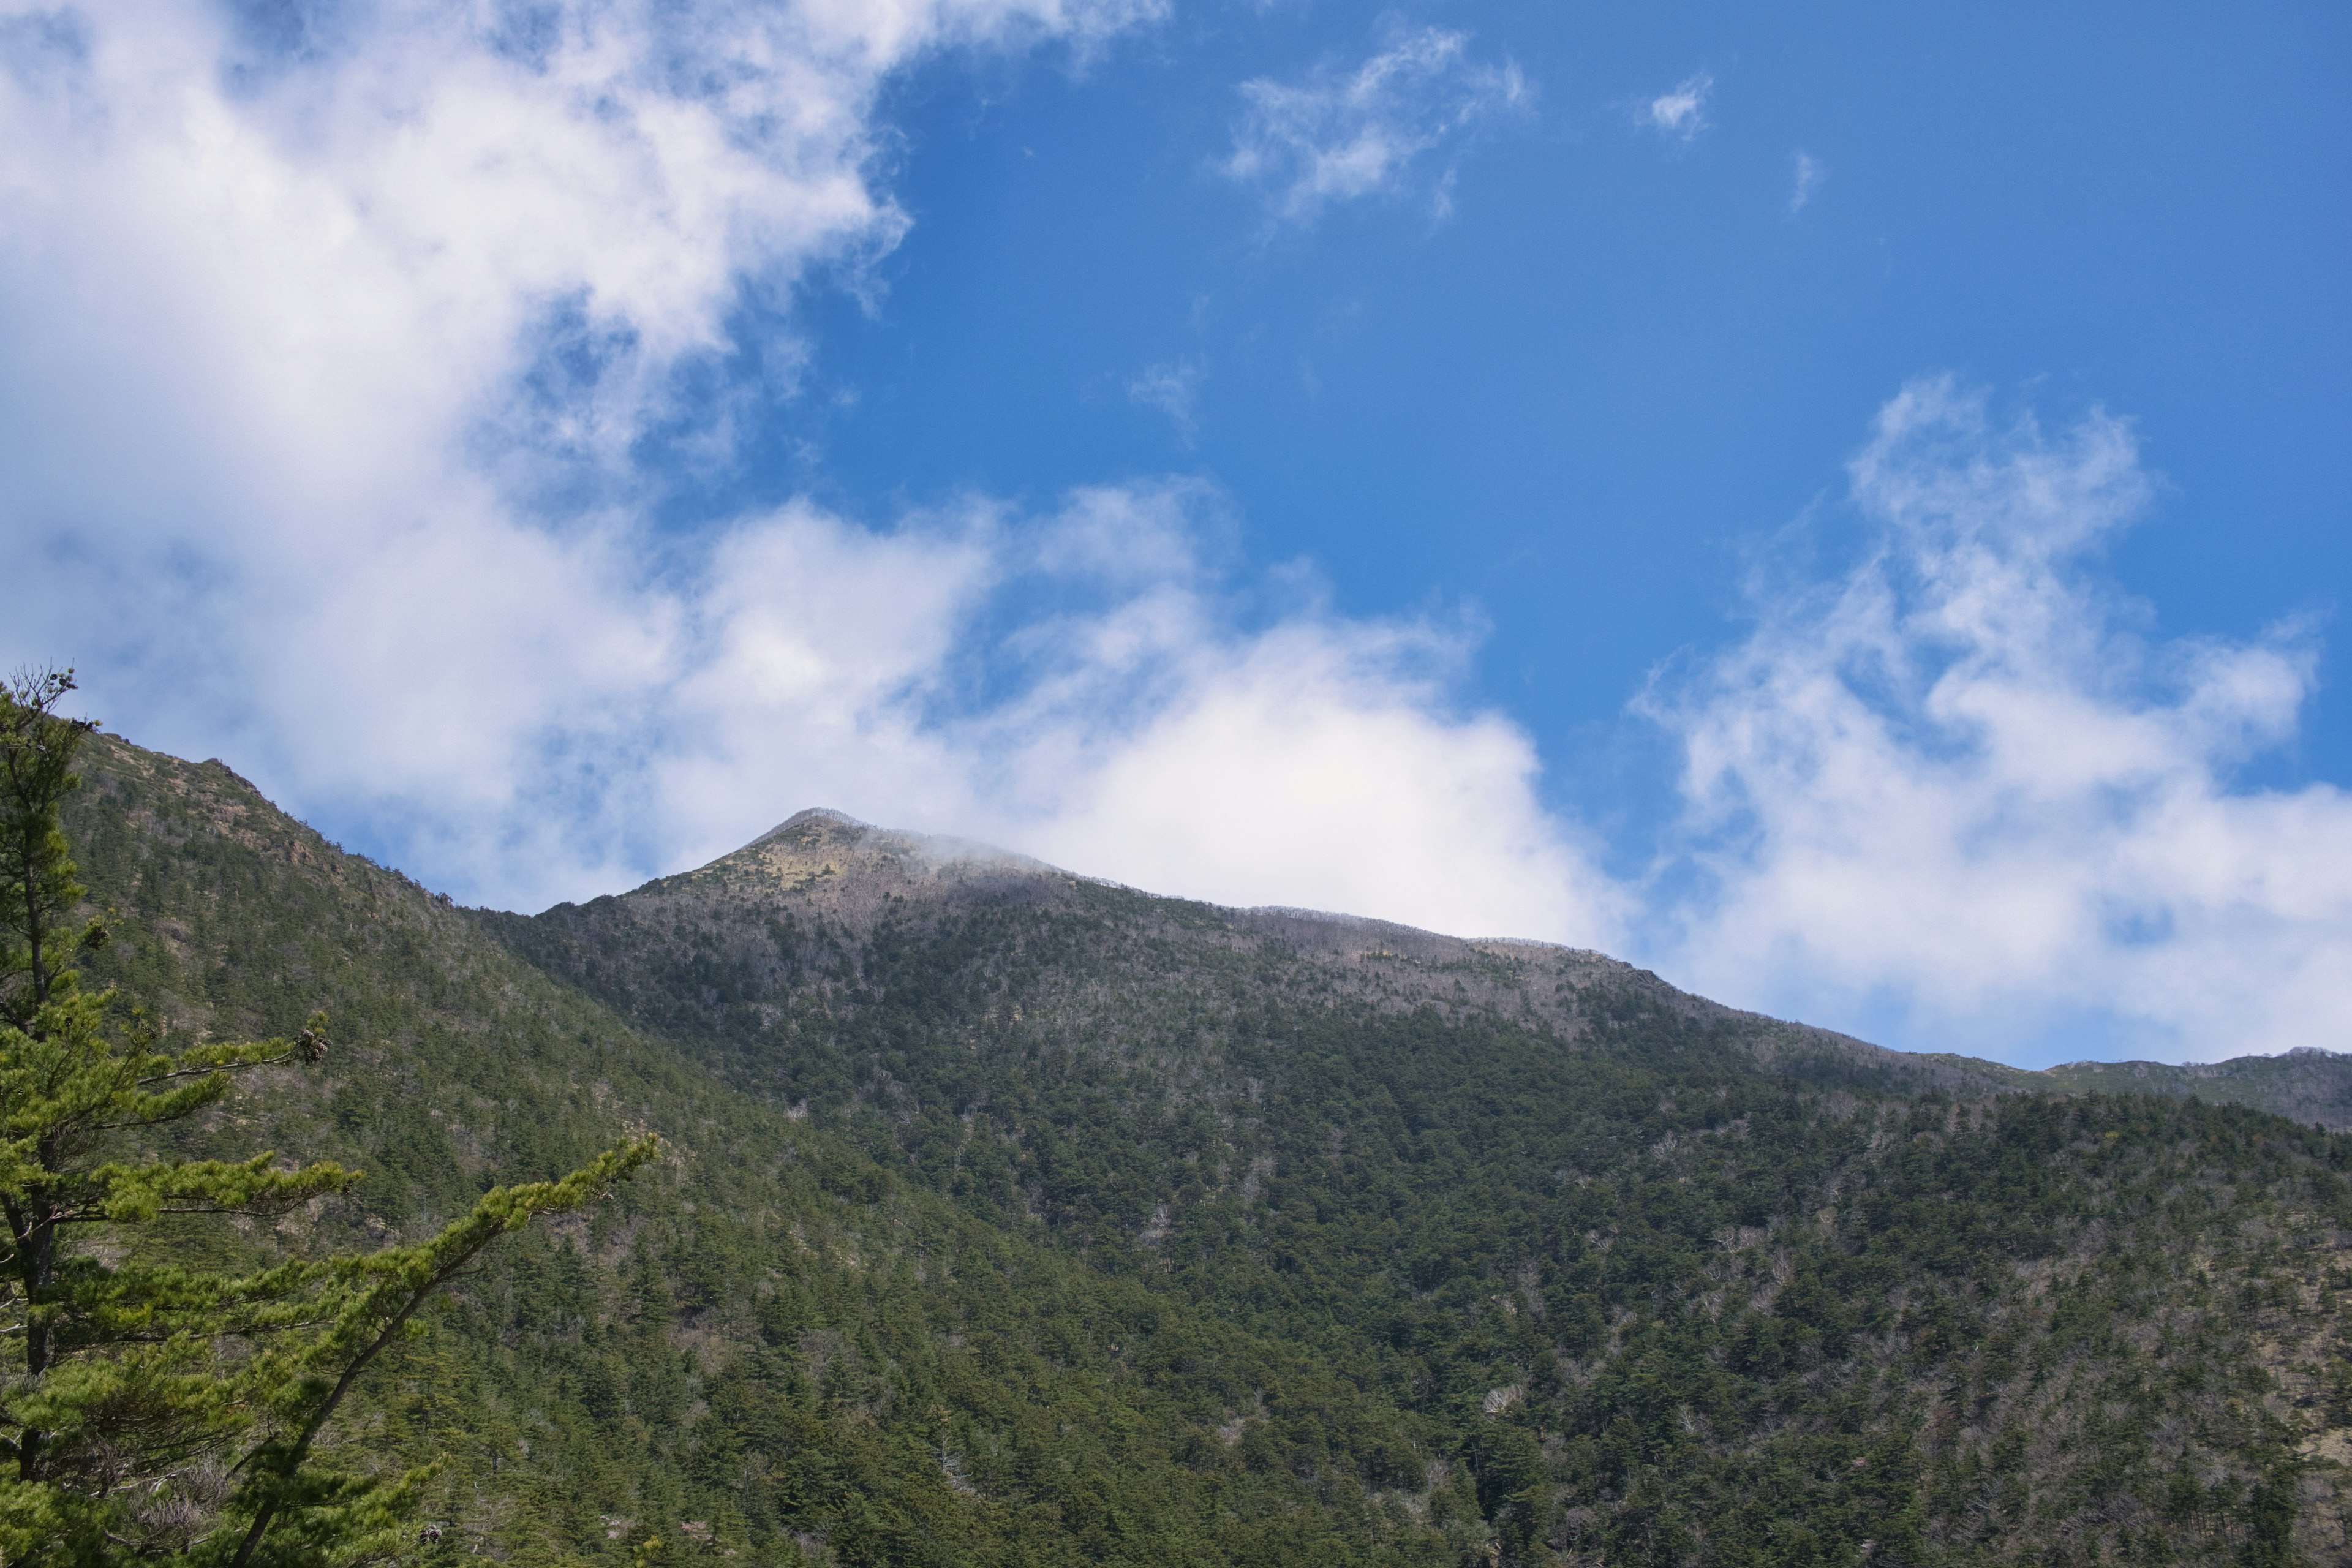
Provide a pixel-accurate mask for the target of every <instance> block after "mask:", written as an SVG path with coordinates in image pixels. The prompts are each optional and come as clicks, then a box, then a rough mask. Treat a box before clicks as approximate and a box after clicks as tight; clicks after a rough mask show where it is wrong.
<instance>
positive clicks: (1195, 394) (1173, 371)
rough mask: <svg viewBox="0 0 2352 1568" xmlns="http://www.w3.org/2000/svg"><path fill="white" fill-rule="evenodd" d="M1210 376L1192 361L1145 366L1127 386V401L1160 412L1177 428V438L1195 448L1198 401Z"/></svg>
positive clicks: (1197, 425) (1198, 422)
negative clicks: (1203, 379)
mask: <svg viewBox="0 0 2352 1568" xmlns="http://www.w3.org/2000/svg"><path fill="white" fill-rule="evenodd" d="M1206 374H1207V372H1206V371H1205V370H1203V369H1202V366H1201V365H1200V364H1199V363H1197V362H1195V361H1192V360H1189V359H1186V360H1171V361H1163V362H1161V363H1156V364H1148V365H1145V366H1144V367H1143V368H1142V369H1141V370H1139V371H1138V372H1136V374H1134V376H1133V377H1132V378H1130V379H1129V382H1128V384H1127V396H1128V401H1129V402H1130V403H1133V404H1135V405H1138V406H1139V407H1143V408H1152V409H1157V410H1158V411H1159V412H1160V413H1161V414H1163V415H1166V416H1167V417H1168V423H1169V424H1171V426H1175V429H1176V435H1177V437H1178V438H1179V439H1180V440H1181V441H1182V442H1184V444H1185V445H1187V446H1190V445H1192V437H1194V436H1195V435H1197V434H1198V433H1199V431H1200V417H1199V409H1198V400H1199V398H1200V395H1201V382H1202V378H1203V377H1204V376H1205V375H1206Z"/></svg>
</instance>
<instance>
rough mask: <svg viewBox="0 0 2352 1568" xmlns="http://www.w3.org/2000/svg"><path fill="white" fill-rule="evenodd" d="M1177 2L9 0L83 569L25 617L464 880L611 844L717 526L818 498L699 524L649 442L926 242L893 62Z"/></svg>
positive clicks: (1, 405)
mask: <svg viewBox="0 0 2352 1568" xmlns="http://www.w3.org/2000/svg"><path fill="white" fill-rule="evenodd" d="M1151 9H1152V8H1151V6H1150V4H1149V3H1148V0H1145V3H1140V4H1139V3H1137V0H1092V3H1087V0H908V3H901V4H885V5H856V6H845V5H835V4H832V3H831V0H803V3H801V4H752V3H750V0H701V3H699V4H667V3H660V0H621V3H613V4H606V3H601V0H576V3H570V4H561V5H543V6H535V7H531V8H530V9H529V10H528V11H527V12H525V11H522V10H516V9H511V8H508V7H502V6H499V5H482V6H471V5H430V6H422V7H407V6H383V7H381V8H379V7H373V6H369V5H354V6H351V7H344V8H336V9H333V10H331V11H321V12H319V13H316V14H315V15H314V16H312V17H311V21H312V22H313V23H315V24H316V26H313V27H312V29H311V31H310V33H309V34H308V35H307V36H306V37H304V38H303V39H302V40H301V41H300V47H299V48H289V47H277V46H272V45H270V44H268V43H267V42H257V41H256V40H255V39H254V38H253V37H251V36H249V35H248V33H247V31H245V30H242V27H241V24H240V23H239V22H238V21H237V20H236V14H235V13H233V12H232V11H231V10H230V9H229V8H226V7H221V6H216V5H211V4H207V3H204V0H119V3H117V4H113V5H108V6H105V7H95V6H92V7H88V8H81V9H77V8H72V7H66V8H62V9H52V10H37V9H34V8H32V7H29V6H27V5H24V4H21V3H19V0H0V339H5V342H7V343H8V344H9V352H8V353H7V354H5V356H0V468H5V471H6V472H7V473H8V474H9V476H10V483H9V486H8V487H7V489H6V492H5V495H0V536H5V540H6V541H7V542H8V544H9V546H10V548H11V552H12V555H13V557H14V558H15V559H16V560H17V561H19V562H27V561H29V562H32V563H37V564H36V566H35V570H37V573H38V574H39V575H40V577H41V579H42V585H43V592H41V593H40V594H38V595H32V596H30V597H29V598H28V600H27V601H26V603H24V605H23V606H22V609H21V612H20V614H18V615H17V616H13V617H12V620H11V624H10V625H9V626H8V627H7V628H6V631H5V640H6V642H7V643H8V644H9V645H10V646H9V651H10V652H11V653H12V655H14V656H16V657H26V658H40V657H53V656H57V655H60V654H62V655H66V656H68V657H79V658H81V660H82V662H83V664H84V666H85V668H86V670H87V671H88V672H89V675H90V677H91V681H90V686H91V690H92V695H93V698H94V699H95V700H98V701H100V703H102V704H103V706H104V707H105V710H106V711H107V712H108V713H109V715H110V717H112V718H114V719H115V720H117V721H119V722H121V723H123V724H125V725H126V726H129V727H131V728H132V729H134V730H137V731H141V732H142V733H144V734H145V735H147V736H149V737H151V738H152V739H155V740H157V741H159V742H163V743H167V744H180V745H189V746H194V745H198V744H201V745H203V746H205V747H207V748H218V749H221V750H224V751H228V752H234V753H235V754H236V755H237V756H239V757H240V758H242V759H245V761H246V764H247V766H249V767H251V768H253V769H254V771H256V772H257V773H260V774H262V775H263V776H264V777H265V778H266V779H267V780H268V782H269V783H270V784H272V785H273V787H275V788H278V789H279V790H280V791H282V792H283V793H285V794H287V795H289V796H291V797H293V798H295V799H297V800H299V801H312V802H324V801H336V802H341V803H343V808H344V810H345V811H346V812H347V813H348V814H349V815H350V816H354V817H356V816H374V817H376V818H377V819H378V820H381V821H383V822H386V823H388V824H390V825H391V826H388V827H387V828H386V829H385V831H386V833H387V835H388V836H389V837H390V838H391V839H392V841H394V842H395V843H397V842H403V841H409V842H414V843H415V844H416V845H417V846H418V853H419V854H420V855H421V856H422V857H423V862H422V864H421V866H420V868H422V869H426V870H428V871H432V872H434V873H435V874H436V875H439V876H442V877H444V878H446V879H449V880H452V881H455V882H457V883H458V884H459V885H461V886H468V887H472V888H476V889H488V888H500V889H507V890H509V891H513V892H516V893H518V894H522V895H525V896H528V892H529V889H530V886H531V883H532V879H533V878H534V877H538V878H541V879H544V880H546V881H547V882H549V883H550V884H552V883H556V882H562V883H563V884H564V885H566V886H570V885H573V883H575V882H576V881H577V879H579V878H580V877H582V876H583V875H586V874H587V871H586V869H585V868H587V867H589V866H592V865H594V864H597V863H600V862H599V861H598V857H599V856H600V855H602V854H603V853H604V851H603V850H583V849H582V848H580V847H578V845H577V844H576V843H575V844H574V845H572V846H570V847H565V848H563V849H562V852H555V851H553V850H551V849H550V847H548V846H547V845H545V844H543V843H542V842H541V840H542V839H545V838H548V837H551V836H555V835H559V834H562V833H564V832H566V831H570V832H572V833H573V834H575V835H576V837H577V840H578V841H579V842H581V843H593V842H596V841H597V830H598V826H599V825H598V823H597V822H596V821H594V820H589V819H583V820H581V821H579V822H576V823H572V822H569V821H568V820H567V819H566V818H565V817H563V816H559V815H551V813H550V812H549V811H548V810H547V809H546V807H547V806H548V805H549V803H550V801H551V799H561V800H562V801H563V802H564V803H566V805H567V809H568V810H569V811H572V812H573V813H592V814H593V812H595V811H601V810H604V809H607V808H608V807H609V806H610V805H611V804H612V802H613V800H614V798H615V796H614V791H615V790H616V789H619V788H621V785H619V784H616V783H615V778H616V776H623V777H625V775H626V773H627V772H628V769H629V768H630V767H632V766H635V765H638V764H637V763H636V762H635V761H632V760H631V759H632V757H633V755H634V753H633V752H632V748H635V747H638V746H640V745H641V743H642V737H643V736H644V735H645V734H646V729H647V723H648V715H650V714H652V713H655V712H657V711H659V710H661V708H662V704H663V702H664V700H665V697H666V693H667V689H668V688H669V686H670V685H671V684H672V683H673V682H674V681H675V680H676V679H677V678H678V672H679V671H680V670H681V669H682V668H687V667H688V666H689V665H690V664H691V662H692V661H693V659H694V658H697V657H698V655H699V651H700V650H701V649H702V648H703V647H705V642H704V641H703V640H698V639H707V637H708V636H709V633H708V630H707V625H708V622H709V618H710V616H711V613H712V611H711V607H710V604H709V600H710V599H711V596H712V595H714V594H715V593H716V589H715V588H714V587H713V586H711V585H710V584H709V580H708V575H707V574H708V573H709V571H710V570H712V567H711V566H710V564H709V563H710V562H714V561H715V562H720V563H724V562H728V561H732V560H735V559H737V558H739V557H742V558H749V557H750V555H751V553H753V552H754V551H753V542H754V541H756V540H758V539H760V538H762V537H765V535H766V533H767V532H769V531H772V530H773V528H775V527H781V526H783V525H782V524H774V525H772V524H766V523H752V524H747V525H746V526H745V529H744V530H743V531H742V537H741V538H740V539H730V540H722V541H721V542H719V545H718V546H717V547H716V549H715V551H713V550H711V549H709V547H708V546H707V544H704V543H694V542H678V541H676V540H672V539H668V538H666V537H665V536H663V535H662V534H660V533H659V532H657V531H654V530H652V529H651V528H649V527H648V526H647V525H646V522H645V521H644V518H645V514H646V508H645V507H644V506H643V504H642V503H643V501H644V500H646V496H647V494H648V490H647V485H648V478H647V472H646V468H645V467H644V466H643V464H642V463H641V462H640V460H639V457H638V443H639V442H640V441H641V440H643V439H644V438H646V437H647V435H648V434H649V433H651V432H656V431H658V430H660V429H662V428H663V427H664V426H665V423H666V422H669V421H674V420H677V419H678V418H679V417H681V416H690V418H689V420H688V423H689V424H690V426H692V428H693V429H695V430H696V431H697V432H698V434H699V435H700V437H702V438H703V439H704V440H705V442H706V443H709V442H716V443H717V444H718V445H719V447H721V448H723V446H724V441H725V429H726V418H725V416H726V412H727V411H726V409H725V408H724V407H723V406H722V407H720V408H719V410H718V411H717V412H716V413H715V414H713V413H712V412H711V411H709V410H706V409H702V408H700V407H699V406H698V405H697V404H696V403H695V400H694V397H693V395H692V394H691V392H690V384H691V383H692V382H693V380H694V378H695V374H696V373H697V372H698V370H700V369H703V368H704V367H707V366H709V365H712V364H714V363H717V362H718V360H719V357H720V356H723V355H726V354H729V353H731V352H733V351H735V350H736V349H738V348H747V349H749V350H751V351H752V352H754V353H757V354H758V355H760V356H761V358H762V359H763V360H764V361H765V363H767V364H768V365H769V366H770V367H771V370H770V374H769V376H768V380H767V382H766V384H764V385H757V386H751V387H748V388H745V389H742V391H741V392H740V393H739V394H738V395H751V396H760V395H773V394H774V393H776V392H778V391H781V390H786V389H788V386H789V377H790V373H791V369H792V365H793V355H794V353H796V352H797V351H796V349H795V346H794V344H793V342H792V340H791V339H790V337H789V335H779V334H775V333H769V334H767V335H766V336H764V337H762V338H761V339H759V340H755V341H754V342H750V343H748V344H739V343H737V342H735V341H734V339H733V336H732V331H733V328H732V324H731V323H732V322H733V321H735V320H736V319H737V317H738V314H739V312H740V310H742V308H743V307H744V306H745V305H747V304H752V303H756V304H761V305H763V306H765V307H768V308H770V309H773V308H774V307H777V306H788V305H789V302H790V300H791V299H792V297H793V289H794V288H795V286H796V284H798V283H799V281H800V280H802V279H804V278H806V277H808V276H809V275H811V274H812V273H813V272H815V271H817V270H819V269H826V268H835V269H837V268H855V267H856V266H857V265H858V263H859V262H860V261H861V260H862V259H863V258H869V257H871V256H873V255H874V254H876V253H877V252H878V251H880V250H883V249H886V248H887V247H889V246H891V245H892V244H894V243H896V241H897V239H898V237H899V235H900V234H901V232H902V231H903V230H904V228H905V219H904V218H903V216H901V215H900V213H899V212H898V209H897V207H896V206H895V205H893V204H892V202H891V200H890V198H889V196H888V195H887V192H886V191H884V190H882V189H880V188H879V187H878V186H877V184H876V180H875V175H874V163H875V148H876V144H877V124H876V121H875V112H876V111H875V107H874V105H875V100H876V96H877V93H878V92H879V90H880V89H881V87H882V85H883V83H884V82H885V81H886V80H887V79H888V77H889V76H890V74H891V73H892V72H893V71H895V70H897V69H898V68H902V67H903V66H904V65H906V64H907V63H908V61H910V60H912V59H915V58H919V56H921V55H922V54H924V53H925V52H926V51H929V50H935V49H939V48H942V47H997V46H1005V47H1011V46H1017V45H1023V44H1026V43H1028V42H1031V41H1034V40H1035V39H1037V38H1040V37H1059V38H1063V39H1066V40H1069V41H1071V42H1073V43H1075V44H1076V45H1079V46H1082V47H1083V46H1087V45H1088V44H1090V42H1091V41H1092V40H1094V39H1096V38H1098V37H1101V36H1103V35H1104V34H1105V33H1106V32H1107V31H1108V30H1109V29H1112V28H1114V27H1117V26H1121V25H1124V24H1126V23H1128V22H1130V21H1132V20H1134V19H1135V18H1137V17H1139V16H1146V15H1149V14H1150V12H1151ZM558 492H560V493H561V494H562V496H563V497H564V499H565V504H564V505H562V507H560V508H548V507H544V506H542V505H540V504H537V503H538V502H540V501H541V500H544V499H545V497H546V496H548V495H549V494H551V493H558ZM706 557H708V559H707V560H706ZM100 606H104V610H103V612H102V613H101V611H100ZM616 750H617V751H618V752H620V753H622V755H621V756H620V757H619V758H618V759H617V760H616V758H615V757H614V754H613V753H614V752H615V751H616ZM477 819H478V820H480V821H483V822H486V823H488V824H489V826H488V828H486V829H485V830H484V831H483V833H481V834H480V835H474V834H471V833H469V832H467V831H461V830H459V829H457V828H456V827H454V826H452V825H453V824H456V823H459V822H466V821H471V820H477Z"/></svg>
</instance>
